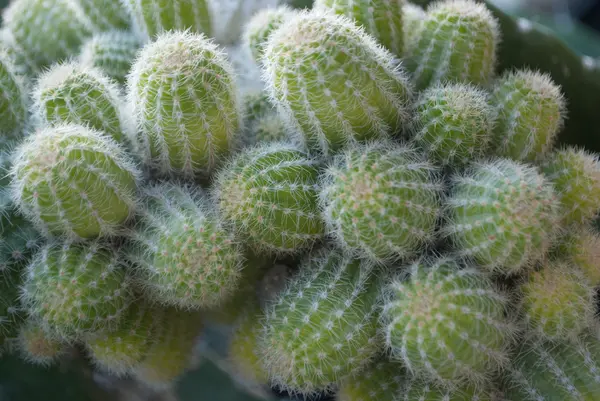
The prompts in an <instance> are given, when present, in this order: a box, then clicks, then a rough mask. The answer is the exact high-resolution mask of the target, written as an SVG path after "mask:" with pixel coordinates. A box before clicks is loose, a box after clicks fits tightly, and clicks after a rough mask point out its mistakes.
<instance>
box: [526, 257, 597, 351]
mask: <svg viewBox="0 0 600 401" xmlns="http://www.w3.org/2000/svg"><path fill="white" fill-rule="evenodd" d="M520 290H521V294H522V309H523V315H524V318H525V321H526V322H527V324H528V325H529V329H530V330H531V331H532V332H536V333H537V334H538V336H539V337H541V338H544V339H547V340H564V339H565V338H567V339H568V338H571V339H573V338H576V337H577V336H578V335H579V334H581V332H582V331H583V330H585V329H586V328H587V327H589V326H590V325H591V323H592V322H593V320H594V313H595V312H596V305H595V303H596V300H595V291H594V287H593V286H592V285H591V284H590V283H589V281H588V280H586V279H585V277H584V276H583V275H582V274H581V273H580V272H579V271H578V270H577V269H576V268H575V267H574V266H572V265H570V264H569V263H565V262H549V263H547V264H546V265H545V266H544V268H543V269H542V270H540V271H537V272H535V273H532V274H531V276H530V277H529V278H528V279H527V281H526V282H525V283H524V284H523V285H521V287H520Z"/></svg>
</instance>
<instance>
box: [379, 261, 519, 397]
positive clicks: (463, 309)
mask: <svg viewBox="0 0 600 401" xmlns="http://www.w3.org/2000/svg"><path fill="white" fill-rule="evenodd" d="M406 274H407V275H409V276H408V278H407V277H400V278H398V279H396V280H394V282H393V283H392V284H391V286H390V299H389V300H388V301H387V303H386V305H385V307H384V312H383V316H384V318H385V321H386V328H385V331H386V344H387V346H388V348H390V349H391V351H392V358H393V359H397V360H401V361H402V362H404V364H405V365H406V367H407V368H408V369H409V370H410V371H411V372H413V373H414V374H417V375H419V376H421V377H423V378H428V379H430V380H431V381H433V382H436V383H439V384H441V385H444V386H446V387H450V386H451V385H454V384H456V383H460V382H472V383H475V384H482V383H486V382H487V380H488V379H489V378H490V376H492V375H493V374H494V373H495V371H496V370H497V369H499V368H500V367H501V366H502V365H503V364H504V363H506V362H507V360H508V347H509V346H510V345H511V339H512V336H513V333H514V328H513V326H512V324H511V322H510V321H509V320H508V319H507V318H506V316H505V312H506V308H507V306H508V302H509V299H508V297H506V296H505V295H504V294H502V293H501V292H500V291H498V290H497V289H496V288H494V285H493V283H492V282H491V280H490V279H489V278H488V277H487V276H486V275H484V274H482V273H480V272H479V271H478V270H476V269H472V268H461V267H459V266H458V264H457V263H456V262H454V261H452V260H451V259H446V258H440V259H436V260H433V261H422V260H419V261H417V262H415V263H413V264H412V266H411V267H410V269H408V271H407V272H406Z"/></svg>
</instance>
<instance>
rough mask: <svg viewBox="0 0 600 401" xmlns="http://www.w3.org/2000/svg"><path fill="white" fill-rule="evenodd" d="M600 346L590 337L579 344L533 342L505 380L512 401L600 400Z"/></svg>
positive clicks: (523, 347)
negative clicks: (599, 373)
mask: <svg viewBox="0 0 600 401" xmlns="http://www.w3.org/2000/svg"><path fill="white" fill-rule="evenodd" d="M598 361H600V343H599V341H598V339H597V338H595V337H593V336H591V335H589V334H587V335H583V336H581V338H580V339H579V341H577V342H576V343H571V342H566V341H562V342H559V343H556V342H552V343H548V342H541V341H539V340H536V339H530V340H528V341H526V342H524V343H523V344H522V345H521V347H520V348H519V349H518V351H517V352H516V353H515V357H514V358H513V362H512V364H511V366H510V367H509V368H508V369H507V373H506V377H505V382H506V384H505V386H504V388H505V394H506V398H507V399H509V400H522V401H539V400H548V401H550V400H557V401H558V400H560V401H593V400H597V399H598V398H599V397H600V377H599V375H598V371H600V366H599V363H598Z"/></svg>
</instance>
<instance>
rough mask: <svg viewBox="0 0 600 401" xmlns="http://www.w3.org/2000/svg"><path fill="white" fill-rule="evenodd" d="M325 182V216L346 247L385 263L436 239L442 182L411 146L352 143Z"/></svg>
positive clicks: (410, 252) (411, 252)
mask: <svg viewBox="0 0 600 401" xmlns="http://www.w3.org/2000/svg"><path fill="white" fill-rule="evenodd" d="M322 185H323V190H322V192H321V203H322V209H323V216H324V220H325V221H326V222H327V227H328V231H329V232H330V233H331V234H333V236H334V238H335V239H336V241H337V242H338V244H339V245H341V246H342V247H343V248H345V249H348V250H352V251H355V252H357V253H358V254H360V256H364V257H368V258H369V259H371V260H373V261H375V262H379V263H385V262H389V261H394V260H397V259H400V258H406V257H410V256H411V255H413V254H414V253H416V252H417V251H419V250H420V249H421V248H422V247H423V246H424V245H426V244H427V243H428V242H430V241H431V240H432V238H433V235H434V231H435V228H436V222H437V219H438V217H439V215H440V208H441V204H440V196H441V192H442V185H441V182H440V181H439V179H438V178H437V177H436V169H435V167H433V166H432V165H431V164H429V163H428V162H427V161H426V160H425V159H424V158H423V157H422V156H421V155H420V154H419V153H417V152H416V151H415V150H414V149H412V148H409V147H404V146H396V145H392V144H390V143H385V142H376V143H373V144H367V145H358V146H356V147H350V148H348V149H347V150H346V151H345V152H344V153H343V154H341V155H338V156H337V157H336V158H335V160H334V161H333V162H332V164H331V165H330V166H329V168H328V170H327V173H326V176H325V180H324V183H323V184H322Z"/></svg>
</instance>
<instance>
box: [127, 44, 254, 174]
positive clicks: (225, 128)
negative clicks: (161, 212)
mask: <svg viewBox="0 0 600 401" xmlns="http://www.w3.org/2000/svg"><path fill="white" fill-rule="evenodd" d="M165 60H168V62H165ZM128 97H129V103H130V104H131V105H132V106H133V114H134V116H135V118H136V122H137V125H138V142H139V146H140V150H141V152H142V156H143V158H144V160H145V162H146V164H148V165H149V167H151V168H152V169H155V170H156V171H157V172H158V173H159V174H160V175H165V176H166V175H172V174H175V175H183V176H184V177H186V178H194V177H196V176H199V175H208V174H210V173H211V172H212V170H213V169H214V168H215V167H216V166H217V164H218V163H219V162H220V161H221V159H222V158H224V157H225V156H227V155H228V154H229V152H230V148H231V146H232V143H233V140H234V137H235V135H236V134H237V133H238V131H239V129H240V128H241V119H242V113H241V109H240V108H241V107H240V106H241V104H238V103H240V102H239V101H238V95H237V92H236V88H235V86H234V73H233V69H232V66H231V65H230V63H229V61H227V59H226V58H225V55H224V54H223V53H222V52H221V50H219V48H218V47H217V46H216V45H215V44H214V43H212V42H211V41H209V40H208V39H207V38H206V37H205V36H204V35H201V34H193V33H190V32H169V33H166V34H164V35H160V36H159V37H158V38H157V39H156V41H154V42H152V43H150V44H148V45H146V46H145V47H144V48H143V49H142V50H141V51H140V53H139V55H138V57H137V59H136V61H135V63H134V64H133V66H132V68H131V72H130V75H129V77H128Z"/></svg>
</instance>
